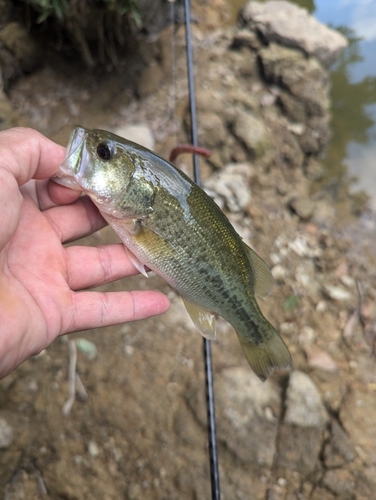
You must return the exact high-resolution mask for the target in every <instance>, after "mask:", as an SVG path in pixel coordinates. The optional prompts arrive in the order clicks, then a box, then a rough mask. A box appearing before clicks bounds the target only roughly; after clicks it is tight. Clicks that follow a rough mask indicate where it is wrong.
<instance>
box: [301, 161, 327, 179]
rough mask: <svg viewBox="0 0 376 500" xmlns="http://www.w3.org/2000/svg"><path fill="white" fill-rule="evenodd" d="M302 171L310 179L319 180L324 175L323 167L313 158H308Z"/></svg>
mask: <svg viewBox="0 0 376 500" xmlns="http://www.w3.org/2000/svg"><path fill="white" fill-rule="evenodd" d="M304 173H305V175H306V176H307V178H308V179H309V180H310V181H319V180H320V179H322V178H323V177H324V173H325V172H324V167H323V165H322V164H321V163H319V162H318V161H316V160H315V159H314V158H309V160H308V163H307V165H306V167H305V169H304Z"/></svg>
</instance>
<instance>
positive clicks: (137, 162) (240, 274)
mask: <svg viewBox="0 0 376 500" xmlns="http://www.w3.org/2000/svg"><path fill="white" fill-rule="evenodd" d="M102 156H103V157H102ZM55 180H56V181H57V182H60V183H61V184H64V185H69V186H71V187H74V186H75V187H76V188H78V189H82V190H83V191H84V192H85V193H86V194H87V195H88V196H90V197H91V199H92V200H93V202H94V203H95V204H96V205H97V207H98V209H99V210H100V212H101V213H102V215H103V217H104V218H105V219H106V220H107V222H108V223H109V225H110V226H112V228H113V229H114V230H115V231H116V232H117V234H118V235H119V237H120V238H121V240H122V241H123V243H124V245H125V246H126V248H127V249H128V251H130V252H131V253H130V258H131V260H132V259H133V260H132V262H134V264H135V265H136V267H138V268H139V269H140V270H141V271H142V270H143V269H144V266H146V267H148V268H150V269H152V270H153V271H154V272H155V273H157V274H158V275H160V276H161V277H162V278H164V279H165V280H166V281H167V283H169V284H170V285H171V286H172V287H173V288H174V289H175V290H176V291H177V292H178V293H179V294H180V295H181V296H182V298H183V300H184V303H185V305H186V308H187V311H188V312H189V314H190V315H191V317H192V319H193V322H194V324H195V325H196V326H197V328H198V329H199V331H200V332H201V333H202V334H203V335H204V336H207V337H208V338H213V337H214V335H215V321H214V316H213V315H214V314H218V315H221V316H222V317H223V318H224V319H226V320H227V321H228V322H229V323H230V324H231V325H232V326H233V327H234V329H235V331H236V333H237V336H238V339H239V342H240V344H241V346H242V348H243V351H244V354H245V356H246V358H247V360H248V362H249V364H250V365H251V367H252V368H253V370H254V371H255V373H256V374H257V375H258V376H259V377H260V378H261V379H262V380H264V379H265V378H266V377H267V376H268V375H269V374H270V373H271V372H272V371H273V370H274V369H278V368H279V369H286V368H289V367H291V364H292V363H291V356H290V353H289V351H288V349H287V347H286V346H285V344H284V342H283V340H282V338H281V337H280V335H279V334H278V332H277V331H276V330H275V329H274V327H273V326H272V325H271V324H270V323H269V321H268V320H267V319H266V318H265V317H264V316H263V315H262V313H261V311H260V308H259V306H258V304H257V301H256V299H255V293H256V294H259V295H260V296H266V295H268V293H269V292H270V289H271V286H272V277H271V274H270V271H269V269H268V267H267V266H266V264H265V263H264V261H263V260H262V259H261V258H260V257H259V256H258V255H257V254H256V253H255V252H254V251H253V250H252V249H250V248H249V247H248V246H247V245H245V243H244V242H243V241H242V239H241V237H240V236H239V235H238V234H237V232H236V231H235V229H234V228H233V226H232V225H231V223H230V222H229V220H228V219H227V217H226V216H225V214H224V213H223V212H222V211H221V209H220V208H219V207H218V205H217V204H216V203H215V202H214V201H213V200H212V198H210V197H209V196H208V195H207V194H206V193H205V192H204V191H203V190H202V189H201V188H199V187H198V186H197V185H196V184H195V183H194V182H193V181H191V180H190V179H189V178H188V177H187V176H186V175H185V174H184V173H183V172H181V171H180V170H179V169H177V168H176V167H175V166H174V165H173V164H171V163H170V162H168V161H167V160H164V159H163V158H161V157H160V156H158V155H156V154H155V153H153V152H152V151H149V150H147V149H145V148H143V147H142V146H139V145H137V144H135V143H132V142H130V141H127V140H126V139H123V138H120V137H118V136H115V135H113V134H110V133H109V132H106V131H101V130H92V131H91V130H86V129H83V128H81V127H77V128H76V129H74V130H73V132H72V135H71V139H70V142H69V144H68V152H67V158H66V160H65V161H64V164H63V165H62V166H61V167H60V170H59V172H58V174H57V178H56V179H55Z"/></svg>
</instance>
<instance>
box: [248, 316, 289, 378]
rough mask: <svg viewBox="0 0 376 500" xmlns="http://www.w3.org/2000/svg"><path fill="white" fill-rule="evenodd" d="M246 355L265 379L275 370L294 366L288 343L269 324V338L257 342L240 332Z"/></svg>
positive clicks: (255, 370) (254, 368)
mask: <svg viewBox="0 0 376 500" xmlns="http://www.w3.org/2000/svg"><path fill="white" fill-rule="evenodd" d="M238 338H239V342H240V345H241V346H242V349H243V352H244V354H245V357H246V358H247V360H248V363H249V364H250V366H251V368H252V370H253V371H254V372H255V373H256V375H257V376H258V377H259V378H260V379H261V380H262V381H265V380H266V379H267V378H268V377H269V375H270V374H271V373H272V372H273V371H274V370H288V369H291V368H292V359H291V354H290V352H289V350H288V349H287V347H286V344H285V343H284V342H283V340H282V338H281V336H280V335H279V333H278V332H277V330H275V328H274V327H273V326H272V325H270V324H269V328H268V334H267V338H266V339H265V340H264V341H263V342H261V343H259V344H256V343H254V342H250V341H248V340H247V339H245V338H244V337H242V336H241V335H240V334H239V333H238Z"/></svg>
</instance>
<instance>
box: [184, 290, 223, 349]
mask: <svg viewBox="0 0 376 500" xmlns="http://www.w3.org/2000/svg"><path fill="white" fill-rule="evenodd" d="M183 302H184V305H185V308H186V309H187V312H188V314H189V315H190V317H191V319H192V321H193V323H194V325H195V327H196V328H197V329H198V331H199V332H200V333H201V335H202V336H203V337H205V338H206V339H209V340H215V338H216V334H215V316H214V314H212V313H211V312H210V311H208V310H207V309H204V308H203V307H201V306H199V305H197V304H194V303H193V302H191V301H190V300H188V299H184V298H183Z"/></svg>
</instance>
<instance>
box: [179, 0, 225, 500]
mask: <svg viewBox="0 0 376 500" xmlns="http://www.w3.org/2000/svg"><path fill="white" fill-rule="evenodd" d="M184 11H185V36H186V51H187V68H188V91H189V108H190V116H191V136H192V137H191V140H192V144H193V146H195V147H197V146H198V141H197V119H196V98H195V85H194V74H193V56H192V43H191V26H190V19H191V9H190V2H189V0H185V2H184ZM193 169H194V181H195V182H196V184H197V185H200V168H199V163H198V156H197V155H193ZM203 341H204V362H205V380H206V403H207V415H208V439H209V457H210V477H211V490H212V500H220V487H219V473H218V451H217V438H216V423H215V405H214V387H213V369H212V355H211V345H210V340H208V339H205V338H204V339H203Z"/></svg>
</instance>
